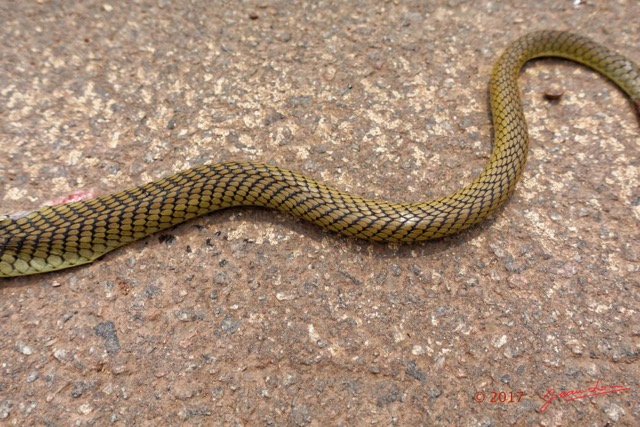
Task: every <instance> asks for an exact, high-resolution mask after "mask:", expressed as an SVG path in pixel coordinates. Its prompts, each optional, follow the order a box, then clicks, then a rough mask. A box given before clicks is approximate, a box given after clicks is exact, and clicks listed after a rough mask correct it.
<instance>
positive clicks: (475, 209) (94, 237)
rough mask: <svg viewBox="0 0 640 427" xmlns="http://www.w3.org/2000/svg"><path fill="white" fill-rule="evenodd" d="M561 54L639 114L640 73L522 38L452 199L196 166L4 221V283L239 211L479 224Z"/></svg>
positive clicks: (520, 152)
mask: <svg viewBox="0 0 640 427" xmlns="http://www.w3.org/2000/svg"><path fill="white" fill-rule="evenodd" d="M546 56H553V57H562V58H567V59H570V60H573V61H576V62H579V63H582V64H585V65H587V66H588V67H591V68H593V69H595V70H597V71H599V72H600V73H602V74H603V75H605V76H606V77H608V78H609V79H610V80H612V81H613V82H615V83H616V84H617V85H618V86H619V87H620V88H621V89H622V90H623V91H624V92H625V93H626V94H627V95H628V96H629V97H630V98H631V99H632V100H633V101H634V102H635V103H636V106H637V107H638V109H639V110H640V68H639V67H638V66H637V65H636V64H634V63H633V62H632V61H630V60H629V59H627V58H625V57H624V56H621V55H619V54H617V53H615V52H613V51H611V50H609V49H607V48H606V47H604V46H602V45H600V44H597V43H595V42H593V41H592V40H590V39H588V38H586V37H583V36H579V35H575V34H571V33H567V32H560V31H539V32H534V33H531V34H528V35H525V36H523V37H521V38H520V39H518V40H516V41H515V42H514V43H512V44H511V45H510V46H509V47H508V48H507V49H506V50H505V52H504V53H503V54H502V56H500V58H499V60H498V61H497V62H496V64H495V66H494V68H493V72H492V74H491V83H490V96H491V112H492V115H493V125H494V135H495V141H494V147H493V151H492V152H491V158H490V160H489V162H488V164H487V166H486V167H485V169H484V170H483V171H482V173H481V174H480V175H479V176H478V177H477V178H476V179H475V180H473V182H471V183H470V184H468V185H467V186H465V187H463V188H462V189H460V190H458V191H456V192H454V193H453V194H450V195H448V196H444V197H440V198H438V199H434V200H429V201H425V202H420V203H389V202H385V201H377V200H368V199H364V198H361V197H358V196H354V195H351V194H348V193H345V192H342V191H340V190H336V189H334V188H332V187H329V186H327V185H324V184H322V183H319V182H317V181H315V180H313V179H311V178H308V177H306V176H304V175H302V174H300V173H297V172H293V171H291V170H288V169H284V168H281V167H278V166H273V165H268V164H262V163H252V162H227V163H216V164H209V165H203V166H198V167H195V168H193V169H189V170H186V171H183V172H179V173H176V174H174V175H171V176H169V177H166V178H162V179H159V180H157V181H154V182H151V183H148V184H145V185H142V186H139V187H136V188H133V189H130V190H126V191H122V192H119V193H116V194H111V195H107V196H102V197H98V198H95V199H91V200H85V201H80V202H73V203H67V204H61V205H56V206H48V207H43V208H40V209H38V210H36V211H33V212H30V213H28V214H24V215H18V216H4V217H0V277H9V276H20V275H27V274H35V273H42V272H47V271H53V270H60V269H63V268H68V267H73V266H77V265H81V264H85V263H89V262H92V261H94V260H96V259H97V258H99V257H101V256H102V255H104V254H106V253H107V252H109V251H112V250H113V249H116V248H118V247H120V246H123V245H126V244H128V243H130V242H133V241H135V240H138V239H141V238H143V237H146V236H148V235H150V234H153V233H155V232H158V231H160V230H163V229H166V228H169V227H172V226H174V225H176V224H180V223H182V222H184V221H186V220H188V219H190V218H195V217H197V216H200V215H203V214H206V213H209V212H212V211H216V210H219V209H224V208H228V207H233V206H263V207H267V208H273V209H278V210H280V211H285V212H289V213H291V214H293V215H294V216H296V217H300V218H303V219H305V220H307V221H311V222H313V223H315V224H318V225H319V226H321V227H324V228H326V229H328V230H331V231H335V232H338V233H341V234H343V235H346V236H355V237H358V238H362V239H366V240H373V241H387V242H407V243H410V242H417V241H422V240H428V239H434V238H439V237H443V236H446V235H449V234H453V233H456V232H458V231H461V230H464V229H466V228H468V227H471V226H472V225H474V224H476V223H478V222H480V221H481V220H482V219H484V218H486V217H487V216H489V215H490V214H491V213H492V212H493V211H495V210H496V209H497V208H498V207H500V206H501V205H502V204H503V203H504V202H505V201H506V200H507V199H508V198H509V197H510V196H511V194H512V193H513V191H514V189H515V186H516V183H517V181H518V179H519V178H520V176H521V175H522V171H523V169H524V165H525V161H526V157H527V151H528V133H527V124H526V121H525V118H524V114H523V109H522V104H521V101H520V97H519V92H518V85H517V79H518V75H519V72H520V69H521V68H522V66H523V65H524V63H525V62H527V61H528V60H530V59H532V58H537V57H546Z"/></svg>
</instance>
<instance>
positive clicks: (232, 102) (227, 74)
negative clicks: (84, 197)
mask: <svg viewBox="0 0 640 427" xmlns="http://www.w3.org/2000/svg"><path fill="white" fill-rule="evenodd" d="M521 3H524V2H519V1H506V2H472V1H456V0H449V1H433V2H432V1H429V2H426V1H422V0H420V1H417V0H416V1H406V2H405V1H377V0H375V1H374V0H371V1H354V2H342V1H336V2H328V1H313V2H306V1H271V2H270V1H241V2H221V1H218V2H215V1H205V0H201V1H189V2H175V3H173V2H169V1H166V0H153V1H151V0H149V1H131V2H127V3H126V5H125V3H124V2H114V1H109V0H107V1H104V0H103V1H98V2H96V1H83V2H75V1H46V0H42V1H29V2H13V1H6V0H4V1H2V2H0V22H1V24H2V25H1V27H0V41H1V44H2V49H1V50H0V69H1V71H0V133H1V135H0V144H1V148H2V153H3V155H2V156H1V157H0V203H1V209H0V211H1V212H14V211H24V210H27V209H31V208H35V207H37V206H39V205H40V204H42V203H44V202H45V201H46V200H49V199H52V198H54V197H60V196H64V195H65V194H68V193H70V192H72V191H75V190H78V189H92V190H95V191H96V192H97V193H99V194H105V193H109V192H112V191H115V190H119V189H122V188H123V187H127V186H134V185H138V184H141V183H143V182H146V181H149V180H152V179H154V178H157V177H161V176H164V175H167V174H170V173H172V172H174V171H177V170H179V169H184V168H187V167H190V166H195V165H197V164H200V163H203V162H209V161H222V160H229V159H251V160H256V161H265V162H273V163H277V164H279V165H286V166H289V167H291V168H294V169H297V170H300V171H303V172H305V173H307V174H309V175H312V176H314V177H317V178H320V179H322V180H324V181H327V182H330V183H332V184H334V185H336V186H338V187H340V188H343V189H347V190H350V191H353V192H357V193H360V194H364V195H367V196H376V197H384V198H390V199H395V200H399V199H407V200H413V201H417V200H421V199H424V198H427V197H433V196H437V195H442V194H444V193H446V192H448V191H451V190H453V189H455V188H457V187H459V186H461V185H463V184H464V183H466V182H468V181H469V180H470V179H471V178H472V177H473V175H475V174H477V173H478V172H479V171H480V170H481V169H482V167H483V165H484V163H485V162H486V161H487V159H488V154H489V151H490V149H491V139H490V138H491V126H490V122H489V114H488V111H487V83H488V78H489V72H490V68H491V66H492V64H493V62H494V61H495V59H496V57H497V55H498V54H499V53H500V52H501V51H502V49H503V48H504V47H505V46H506V45H507V44H508V43H509V42H510V41H512V40H513V39H515V38H516V37H517V36H519V35H522V34H524V33H525V32H527V31H530V30H534V29H542V28H558V29H569V30H573V31H576V32H580V33H584V34H588V35H590V36H592V37H593V38H595V39H597V40H599V41H601V42H603V43H605V44H607V45H609V46H611V47H613V48H615V49H617V50H619V51H621V52H623V53H625V54H627V55H628V56H629V57H631V58H633V59H635V60H636V61H640V26H638V25H637V17H638V16H640V6H639V5H638V2H636V1H631V0H630V1H609V2H599V1H592V0H588V1H579V2H578V1H567V0H563V1H558V0H545V1H538V2H529V3H530V5H528V6H518V5H519V4H521ZM634 17H635V18H634ZM633 19H636V23H635V24H632V22H633ZM520 82H521V87H522V92H523V94H524V99H525V100H524V102H525V105H526V114H527V119H528V120H529V124H530V131H531V135H532V139H533V146H532V151H531V155H530V158H529V163H528V165H527V171H526V174H525V176H524V180H523V182H522V183H521V185H519V187H518V191H517V193H516V195H515V197H514V198H513V199H512V200H511V201H510V202H509V203H508V205H507V206H506V207H505V208H504V209H502V210H501V211H500V212H498V214H497V215H496V216H495V217H494V218H493V219H492V220H491V221H487V222H485V223H484V224H482V225H481V226H479V227H476V228H474V229H472V230H470V231H468V232H465V233H463V234H461V235H458V236H455V237H452V238H448V239H444V240H442V241H438V242H434V243H427V244H421V245H415V246H393V245H379V244H370V243H366V242H360V241H354V240H349V239H344V238H341V237H339V236H335V235H332V234H329V233H326V232H323V231H322V230H319V229H317V228H315V227H314V226H311V225H308V224H305V223H302V222H299V221H295V220H292V219H291V218H290V217H288V216H287V215H283V214H278V213H274V212H270V211H265V210H260V209H245V210H230V211H226V212H221V213H217V214H213V215H209V216H208V217H205V218H202V219H199V220H196V221H192V222H190V223H188V224H186V225H183V226H180V227H177V228H176V229H173V230H171V231H170V232H169V233H165V235H163V236H154V237H151V238H149V239H146V240H145V241H142V242H139V243H136V244H133V245H131V246H129V247H127V248H124V249H122V250H119V251H117V252H115V253H112V254H110V255H108V256H107V257H105V258H104V259H103V260H102V261H100V262H98V263H95V264H93V265H90V266H87V267H83V268H77V269H75V270H68V271H63V272H59V273H56V274H49V275H43V276H40V277H28V278H20V279H14V280H4V281H3V282H2V283H1V284H0V301H1V303H0V324H1V325H2V336H1V338H0V363H1V370H0V420H1V421H2V422H3V423H4V424H6V425H60V426H66V425H109V424H113V425H294V426H306V425H310V426H324V425H345V426H346V425H425V426H427V425H468V426H485V427H486V426H502V425H542V426H555V425H568V424H569V423H576V424H579V425H587V426H603V425H634V424H635V425H638V422H639V420H640V403H639V402H640V367H639V363H638V362H639V359H640V342H639V336H640V321H639V320H640V317H639V315H638V311H639V310H640V294H639V286H638V285H639V277H640V274H638V271H639V270H640V247H639V244H638V242H639V241H640V233H639V230H640V227H639V226H638V225H639V221H640V206H639V205H640V192H639V188H640V185H639V180H640V178H639V177H640V172H639V167H638V165H639V163H640V156H639V151H640V150H639V145H638V141H639V138H638V135H639V121H638V116H637V115H636V114H635V113H634V111H633V109H632V106H631V103H630V102H629V101H628V100H627V99H626V98H625V97H624V96H623V95H622V94H621V93H620V92H619V91H618V90H617V89H616V88H615V87H614V86H613V85H611V84H610V83H608V82H607V81H606V80H605V79H603V78H602V77H600V76H598V75H596V74H595V73H592V72H590V71H588V70H586V69H584V68H581V67H579V66H576V65H573V64H570V63H566V62H563V61H559V60H545V61H537V62H535V63H533V64H530V65H529V66H528V67H527V69H526V71H525V72H524V73H523V75H522V77H521V80H520ZM557 90H560V91H562V92H563V93H564V95H563V96H562V99H561V100H560V102H555V103H551V102H549V101H547V100H545V99H544V97H543V94H544V93H545V92H548V91H557ZM598 382H599V383H598ZM596 383H598V386H597V387H598V389H599V390H605V391H613V389H611V388H607V387H609V386H612V385H619V386H624V387H626V388H628V389H629V390H626V391H624V390H616V391H618V392H617V393H608V394H602V395H599V396H596V397H590V398H583V399H578V400H572V401H569V400H560V399H557V400H555V401H552V402H551V404H550V405H549V406H548V408H547V409H546V410H545V411H542V410H541V408H542V405H543V404H544V402H545V400H548V399H546V398H544V395H545V394H546V393H547V392H548V390H549V389H555V390H556V393H560V391H562V390H564V391H566V392H568V391H570V390H579V389H582V390H585V389H588V388H590V387H594V386H595V385H596ZM602 387H605V389H602ZM500 392H504V393H505V395H503V397H506V399H507V400H513V402H508V401H507V402H500V400H501V395H500V394H499V393H500ZM478 393H484V398H485V400H484V401H483V402H478V401H477V400H481V398H482V396H483V395H482V394H478ZM520 393H522V394H520ZM510 396H513V397H512V398H511V397H510ZM519 396H521V398H520V399H519V401H518V397H519ZM492 398H493V399H492ZM476 399H477V400H476ZM491 400H494V401H495V402H492V401H491ZM502 400H504V398H503V399H502Z"/></svg>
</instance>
